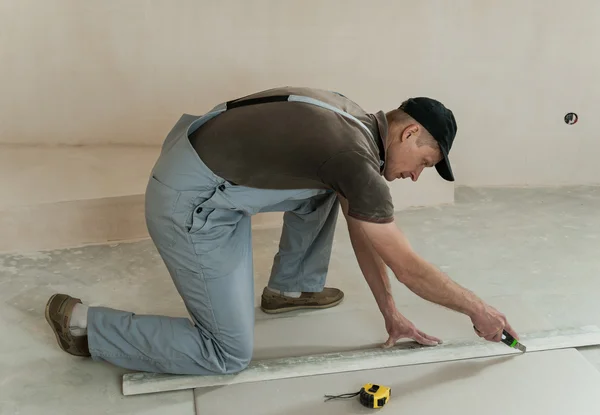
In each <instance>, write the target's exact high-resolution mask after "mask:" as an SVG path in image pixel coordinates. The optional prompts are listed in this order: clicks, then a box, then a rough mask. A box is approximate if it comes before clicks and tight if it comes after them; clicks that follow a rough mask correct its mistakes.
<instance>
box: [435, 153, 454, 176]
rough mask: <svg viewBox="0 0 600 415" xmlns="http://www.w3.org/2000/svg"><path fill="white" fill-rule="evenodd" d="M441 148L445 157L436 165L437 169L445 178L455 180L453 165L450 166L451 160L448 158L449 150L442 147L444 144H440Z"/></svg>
mask: <svg viewBox="0 0 600 415" xmlns="http://www.w3.org/2000/svg"><path fill="white" fill-rule="evenodd" d="M440 150H441V152H442V155H443V158H442V160H441V161H440V162H439V163H438V164H436V165H435V169H436V170H437V172H438V173H439V175H440V176H442V178H443V179H444V180H447V181H449V182H453V181H454V173H452V166H450V160H448V152H447V151H446V149H445V148H442V146H440Z"/></svg>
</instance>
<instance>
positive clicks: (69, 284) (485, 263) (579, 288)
mask: <svg viewBox="0 0 600 415" xmlns="http://www.w3.org/2000/svg"><path fill="white" fill-rule="evenodd" d="M599 211H600V188H599V187H570V188H561V189H554V188H548V189H536V190H527V189H471V188H459V189H458V190H457V193H456V204H455V205H453V206H444V207H438V208H424V209H412V210H407V211H403V212H400V213H398V215H397V219H398V224H399V226H400V227H401V228H402V229H403V230H404V231H405V232H406V234H407V235H408V237H409V239H410V241H411V243H412V245H413V246H414V248H415V249H416V250H417V251H418V252H420V253H421V254H422V255H423V256H424V257H425V258H426V259H428V260H430V261H431V262H433V263H435V264H436V265H438V266H439V267H440V268H441V269H443V270H444V271H446V272H447V273H448V274H449V275H450V276H451V277H452V278H453V279H455V280H456V281H457V282H459V283H461V284H463V285H464V286H466V287H468V288H469V289H471V290H473V291H475V292H476V293H478V294H479V295H480V296H482V297H484V298H485V299H487V300H488V301H490V302H491V303H493V304H494V305H495V306H497V307H498V308H500V309H501V310H502V311H503V312H505V313H506V314H507V316H508V317H509V320H510V321H511V323H512V324H513V326H514V327H515V329H516V330H522V331H529V330H532V331H534V330H537V329H543V328H544V327H540V328H538V326H548V325H549V326H555V327H562V326H580V325H585V324H597V325H600V313H599V311H600V305H599V304H600V303H598V301H597V300H596V292H598V288H600V278H598V275H600V259H599V257H598V251H599V250H598V248H599V247H600V215H598V212H599ZM338 229H339V232H338V234H337V237H336V242H335V247H334V254H333V258H332V262H331V269H330V278H329V280H328V285H332V286H338V287H340V288H342V289H343V290H344V291H345V293H346V299H345V301H344V302H343V303H342V304H341V305H340V306H339V307H336V308H334V309H329V310H322V311H319V312H311V313H295V314H290V315H284V316H276V317H272V316H267V315H265V314H262V313H261V312H257V326H256V332H257V336H256V337H257V339H256V354H255V357H256V358H264V357H275V356H285V355H289V354H306V353H317V352H323V351H329V350H336V349H339V348H352V347H354V346H357V345H364V344H366V343H368V344H377V343H380V342H383V341H385V339H386V332H385V328H384V326H383V321H382V320H381V318H380V316H379V315H378V314H377V310H376V308H375V303H374V301H373V300H372V297H371V295H370V293H369V291H368V288H367V285H366V283H365V282H364V280H363V279H362V276H361V274H360V270H359V269H358V266H357V264H356V260H355V259H354V254H353V252H352V249H351V246H350V241H349V239H348V235H347V232H346V230H345V227H344V224H343V223H340V226H339V228H338ZM279 232H280V231H279V229H264V230H260V231H256V232H255V233H254V238H255V259H256V260H255V274H256V276H255V287H256V293H255V294H256V298H257V304H258V296H259V295H260V293H261V291H262V288H263V286H264V285H265V283H266V281H267V279H268V275H269V270H270V266H271V262H272V257H273V255H274V253H275V252H276V249H277V243H278V238H279ZM393 286H394V295H395V298H396V301H397V304H398V305H399V307H400V309H401V311H402V312H404V313H405V314H406V316H407V317H408V318H409V319H411V320H412V321H413V322H414V323H415V324H417V326H419V327H420V328H421V329H423V330H424V331H429V332H430V334H432V335H437V336H441V337H444V336H448V335H454V334H455V331H452V332H450V331H448V330H447V328H446V327H447V324H446V321H447V320H448V321H452V322H453V323H452V324H453V327H458V329H457V330H460V334H461V335H463V334H464V335H465V336H468V335H472V331H471V330H470V325H469V324H470V323H469V321H468V320H466V319H465V318H464V317H463V316H460V315H457V314H454V313H450V312H447V311H446V310H444V309H441V308H439V307H436V306H433V305H431V304H427V303H425V302H423V301H422V300H421V299H420V298H418V297H416V296H415V295H414V294H412V293H411V292H410V291H408V290H407V289H406V288H404V287H403V286H401V285H400V284H398V283H395V282H393ZM57 291H58V292H67V293H70V294H71V295H74V296H78V297H80V298H82V299H83V300H84V301H85V302H88V303H90V304H92V305H105V306H109V307H113V308H119V309H125V310H130V311H134V312H136V313H138V314H143V313H153V314H166V315H172V316H185V315H186V313H185V309H184V307H183V304H182V302H181V300H180V298H179V297H178V295H177V293H176V291H175V289H174V287H173V286H172V283H171V281H170V279H169V277H168V274H167V272H166V269H165V268H164V266H163V264H162V262H161V260H160V257H159V256H158V255H157V253H156V251H155V249H154V247H153V245H152V243H151V242H150V241H142V242H137V243H131V244H120V245H114V246H94V247H85V248H76V249H69V250H60V251H51V252H40V253H30V254H19V255H2V256H0V329H2V333H3V336H1V337H0V414H2V415H3V414H38V413H44V414H63V413H75V411H79V410H84V411H85V413H86V414H100V413H102V414H106V413H109V414H138V413H139V414H142V413H144V414H154V413H155V414H159V413H160V414H163V413H169V414H173V415H179V414H193V413H194V398H193V392H192V391H181V392H173V393H171V392H169V393H162V394H156V395H143V396H134V397H123V396H122V394H121V390H120V380H121V377H120V375H121V374H122V373H124V370H121V369H118V368H115V367H111V366H108V365H105V364H101V363H95V362H91V361H89V360H83V359H78V358H73V357H72V356H69V355H66V354H65V353H63V352H61V351H60V350H59V349H58V347H57V346H56V343H55V339H54V336H53V335H52V332H51V331H50V329H49V327H48V326H47V324H46V322H45V320H44V317H43V310H44V305H45V302H46V300H47V298H48V297H49V296H50V295H51V294H52V293H54V292H57ZM441 321H443V322H444V324H441V323H440V322H441ZM356 327H361V328H362V327H367V329H364V330H363V329H360V330H357V329H356ZM292 346H293V347H292ZM582 353H583V354H584V356H585V357H586V358H587V359H588V360H589V361H590V362H592V363H593V364H594V365H595V366H596V367H597V368H598V369H600V351H599V349H597V348H589V349H587V350H583V351H582ZM307 382H308V380H307ZM242 391H243V389H242ZM84 408H85V409H84ZM223 413H227V412H226V409H225V408H223Z"/></svg>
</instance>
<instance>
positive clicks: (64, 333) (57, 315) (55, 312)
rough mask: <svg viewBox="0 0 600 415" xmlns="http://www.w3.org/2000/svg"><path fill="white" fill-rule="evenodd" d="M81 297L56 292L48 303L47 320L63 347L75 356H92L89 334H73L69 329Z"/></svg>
mask: <svg viewBox="0 0 600 415" xmlns="http://www.w3.org/2000/svg"><path fill="white" fill-rule="evenodd" d="M77 303H81V300H80V299H79V298H73V297H71V296H69V295H66V294H54V295H53V296H52V297H50V299H49V300H48V303H47V304H46V321H48V324H50V327H52V330H53V331H54V335H55V336H56V341H57V342H58V345H59V346H60V348H61V349H63V350H64V351H65V352H67V353H70V354H72V355H73V356H85V357H89V356H91V354H90V350H89V349H88V337H87V336H73V335H72V334H71V331H70V330H69V321H70V320H71V313H72V312H73V307H74V306H75V304H77Z"/></svg>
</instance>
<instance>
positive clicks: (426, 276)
mask: <svg viewBox="0 0 600 415" xmlns="http://www.w3.org/2000/svg"><path fill="white" fill-rule="evenodd" d="M355 223H356V226H357V227H358V228H360V229H362V231H363V233H364V235H366V237H367V239H368V240H369V242H370V243H371V245H372V247H373V249H374V250H375V252H376V253H377V254H378V255H379V257H380V258H381V259H382V260H383V262H384V263H385V264H386V265H387V266H389V267H390V269H391V270H392V271H393V272H394V274H395V275H396V278H397V279H398V280H399V281H400V282H401V283H403V284H404V285H406V287H408V288H409V289H410V290H411V291H412V292H414V293H415V294H417V295H418V296H419V297H421V298H423V299H425V300H428V301H431V302H433V303H436V304H439V305H441V306H444V307H447V308H449V309H452V310H455V311H457V312H460V313H462V314H465V315H467V316H469V317H470V318H471V321H472V322H473V325H474V326H475V327H476V328H477V330H478V335H479V336H480V337H483V338H485V339H486V340H490V341H500V340H501V337H502V330H503V329H506V330H507V331H508V332H509V333H511V334H512V335H513V336H514V337H515V338H518V335H517V334H516V332H515V331H514V330H513V329H512V327H511V326H510V324H508V322H507V321H506V317H505V316H504V315H503V314H502V313H500V312H499V311H497V310H496V309H494V308H493V307H491V306H489V305H487V304H486V303H485V302H484V301H482V300H481V299H480V298H479V297H477V296H476V295H475V294H474V293H473V292H471V291H469V290H467V289H466V288H463V287H461V286H460V285H459V284H457V283H456V282H454V281H453V280H452V279H450V277H448V276H447V275H446V274H444V273H443V272H441V271H440V270H438V269H437V268H436V267H435V266H434V265H432V264H430V263H428V262H427V261H425V260H424V259H423V258H421V257H420V256H419V255H418V254H417V253H416V252H415V251H414V250H413V249H412V247H411V246H410V244H409V243H408V240H407V239H406V237H405V236H404V234H403V233H402V232H401V231H400V229H398V227H397V226H396V224H395V223H394V222H391V223H386V224H379V223H370V222H366V221H358V220H356V221H355Z"/></svg>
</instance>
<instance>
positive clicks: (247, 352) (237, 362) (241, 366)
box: [225, 343, 253, 374]
mask: <svg viewBox="0 0 600 415" xmlns="http://www.w3.org/2000/svg"><path fill="white" fill-rule="evenodd" d="M252 348H253V345H252V343H250V344H243V345H239V346H238V347H235V348H233V349H231V348H230V349H229V350H228V352H227V354H226V356H225V373H226V374H232V373H238V372H241V371H243V370H245V369H246V368H247V367H248V366H249V365H250V362H251V361H252V352H253V350H252Z"/></svg>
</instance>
